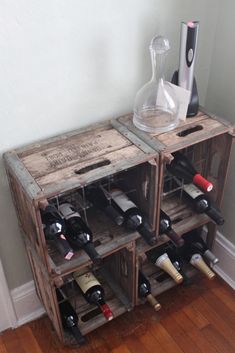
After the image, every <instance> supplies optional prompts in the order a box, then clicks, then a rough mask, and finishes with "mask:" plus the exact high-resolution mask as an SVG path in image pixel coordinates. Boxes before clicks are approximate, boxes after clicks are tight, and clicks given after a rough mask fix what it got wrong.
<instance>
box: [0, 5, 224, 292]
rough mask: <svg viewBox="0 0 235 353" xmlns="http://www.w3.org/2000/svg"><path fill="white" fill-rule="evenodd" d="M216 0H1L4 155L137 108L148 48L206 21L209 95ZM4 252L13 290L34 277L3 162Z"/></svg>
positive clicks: (173, 63)
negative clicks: (185, 25) (188, 24)
mask: <svg viewBox="0 0 235 353" xmlns="http://www.w3.org/2000/svg"><path fill="white" fill-rule="evenodd" d="M217 5H218V0H207V1H203V0H198V1H192V0H177V1H175V0H148V1H146V0H96V1H94V0H93V1H91V0H86V1H77V0H40V1H38V0H8V1H6V0H0V53H1V54H0V77H1V80H0V118H1V126H0V141H1V142H0V153H1V152H4V151H6V150H9V149H12V148H14V147H17V146H20V145H24V144H26V143H28V142H31V141H36V140H37V139H40V138H44V137H47V136H52V135H55V134H57V133H59V132H63V131H66V130H71V129H73V128H77V127H80V126H82V125H87V124H89V123H92V122H95V121H98V120H103V119H107V118H110V117H115V116H118V115H120V114H123V113H126V112H129V111H131V110H132V105H133V100H134V96H135V94H136V92H137V90H138V89H139V88H140V87H141V86H142V84H143V83H144V82H145V81H147V80H148V79H149V77H150V70H151V65H150V59H149V53H148V46H149V42H150V40H151V38H152V37H153V36H154V35H156V34H163V35H165V36H167V37H168V38H169V40H170V43H171V46H172V51H171V54H170V55H169V61H168V63H167V67H168V72H167V77H168V78H170V77H171V75H172V73H173V71H174V70H175V69H176V68H177V66H178V50H179V38H180V22H181V21H182V20H189V19H193V20H199V21H200V37H199V47H198V58H197V67H196V74H197V81H198V87H199V92H200V98H201V103H202V104H203V103H204V101H205V96H206V91H207V84H208V79H209V70H210V61H211V53H212V48H213V42H214V34H215V26H216V21H217V10H218V8H217ZM0 195H1V198H0V220H1V222H0V257H1V258H2V261H3V265H4V268H5V272H6V276H7V280H8V283H9V286H10V288H15V287H17V286H19V285H21V284H23V283H25V282H27V281H28V280H30V279H31V272H30V270H29V266H28V264H27V261H26V256H25V252H24V250H23V245H22V242H21V239H20V235H19V230H18V226H17V221H16V215H15V211H14V209H13V206H12V202H11V199H10V194H9V188H8V184H7V181H6V177H5V174H4V170H3V167H2V165H1V169H0Z"/></svg>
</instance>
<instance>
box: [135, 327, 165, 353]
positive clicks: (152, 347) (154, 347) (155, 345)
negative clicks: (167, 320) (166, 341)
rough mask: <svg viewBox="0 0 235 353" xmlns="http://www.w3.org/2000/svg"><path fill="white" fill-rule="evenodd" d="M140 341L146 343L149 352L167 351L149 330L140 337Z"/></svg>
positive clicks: (159, 352)
mask: <svg viewBox="0 0 235 353" xmlns="http://www.w3.org/2000/svg"><path fill="white" fill-rule="evenodd" d="M139 340H140V342H141V343H142V344H143V345H144V347H145V348H146V350H147V351H148V352H149V353H153V352H157V353H167V352H166V351H165V349H164V348H163V347H162V346H161V345H160V343H159V341H158V340H157V339H156V337H154V336H153V335H152V334H151V333H150V332H149V331H147V332H146V333H145V334H144V335H142V336H140V337H139Z"/></svg>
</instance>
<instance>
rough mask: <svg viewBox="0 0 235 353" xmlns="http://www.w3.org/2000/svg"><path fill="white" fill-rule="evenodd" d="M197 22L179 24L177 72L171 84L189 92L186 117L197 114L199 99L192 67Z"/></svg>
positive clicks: (195, 47)
mask: <svg viewBox="0 0 235 353" xmlns="http://www.w3.org/2000/svg"><path fill="white" fill-rule="evenodd" d="M198 29H199V22H198V21H189V22H182V23H181V43H180V63H179V70H178V71H175V72H174V75H173V77H172V83H174V84H175V85H178V86H180V87H183V88H185V89H187V90H189V91H190V92H191V96H190V101H189V105H188V111H187V117H188V118H190V117H193V116H195V115H196V114H197V113H198V108H199V97H198V91H197V84H196V80H195V77H194V65H195V58H196V50H197V38H198Z"/></svg>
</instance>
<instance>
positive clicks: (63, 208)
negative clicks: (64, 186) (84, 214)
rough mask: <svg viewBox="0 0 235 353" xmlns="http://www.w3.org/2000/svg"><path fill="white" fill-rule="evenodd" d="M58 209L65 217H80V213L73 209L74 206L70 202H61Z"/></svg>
mask: <svg viewBox="0 0 235 353" xmlns="http://www.w3.org/2000/svg"><path fill="white" fill-rule="evenodd" d="M59 211H60V213H61V214H62V216H63V217H64V218H65V219H70V218H72V217H81V216H80V214H79V213H78V212H77V211H75V210H74V207H73V206H72V205H71V204H70V203H63V204H62V205H60V206H59Z"/></svg>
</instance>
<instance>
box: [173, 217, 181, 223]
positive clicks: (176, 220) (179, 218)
mask: <svg viewBox="0 0 235 353" xmlns="http://www.w3.org/2000/svg"><path fill="white" fill-rule="evenodd" d="M182 220H183V218H182V217H177V218H176V219H174V220H173V221H172V223H173V224H175V223H178V222H181V221H182Z"/></svg>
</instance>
